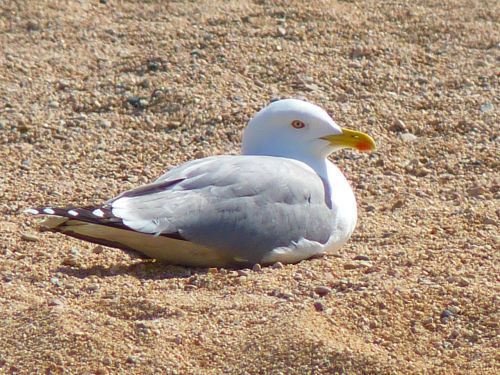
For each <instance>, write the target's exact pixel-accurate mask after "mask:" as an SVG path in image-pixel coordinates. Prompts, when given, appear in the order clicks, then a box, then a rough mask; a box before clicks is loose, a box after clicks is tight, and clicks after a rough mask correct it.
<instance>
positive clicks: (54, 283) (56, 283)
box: [50, 277, 61, 286]
mask: <svg viewBox="0 0 500 375" xmlns="http://www.w3.org/2000/svg"><path fill="white" fill-rule="evenodd" d="M50 283H51V284H53V285H55V286H61V281H60V280H59V279H58V278H57V277H51V278H50Z"/></svg>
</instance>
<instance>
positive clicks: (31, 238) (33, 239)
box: [21, 233, 40, 242]
mask: <svg viewBox="0 0 500 375" xmlns="http://www.w3.org/2000/svg"><path fill="white" fill-rule="evenodd" d="M21 239H23V240H25V241H30V242H38V241H40V237H38V236H36V235H34V234H31V233H21Z"/></svg>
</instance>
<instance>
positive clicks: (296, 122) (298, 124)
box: [291, 120, 306, 129]
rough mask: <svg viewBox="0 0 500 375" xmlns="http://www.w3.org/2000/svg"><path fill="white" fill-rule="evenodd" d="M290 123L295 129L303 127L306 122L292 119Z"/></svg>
mask: <svg viewBox="0 0 500 375" xmlns="http://www.w3.org/2000/svg"><path fill="white" fill-rule="evenodd" d="M291 125H292V126H293V127H294V128H295V129H303V128H305V127H306V124H304V122H303V121H300V120H293V121H292V123H291Z"/></svg>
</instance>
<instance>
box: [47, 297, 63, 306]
mask: <svg viewBox="0 0 500 375" xmlns="http://www.w3.org/2000/svg"><path fill="white" fill-rule="evenodd" d="M63 305H64V304H63V302H62V301H61V300H60V299H58V298H53V299H51V300H50V301H49V306H63Z"/></svg>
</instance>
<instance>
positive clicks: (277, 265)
mask: <svg viewBox="0 0 500 375" xmlns="http://www.w3.org/2000/svg"><path fill="white" fill-rule="evenodd" d="M283 267H284V266H283V263H281V262H276V263H274V264H273V265H272V268H273V269H275V270H280V269H282V268H283Z"/></svg>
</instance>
